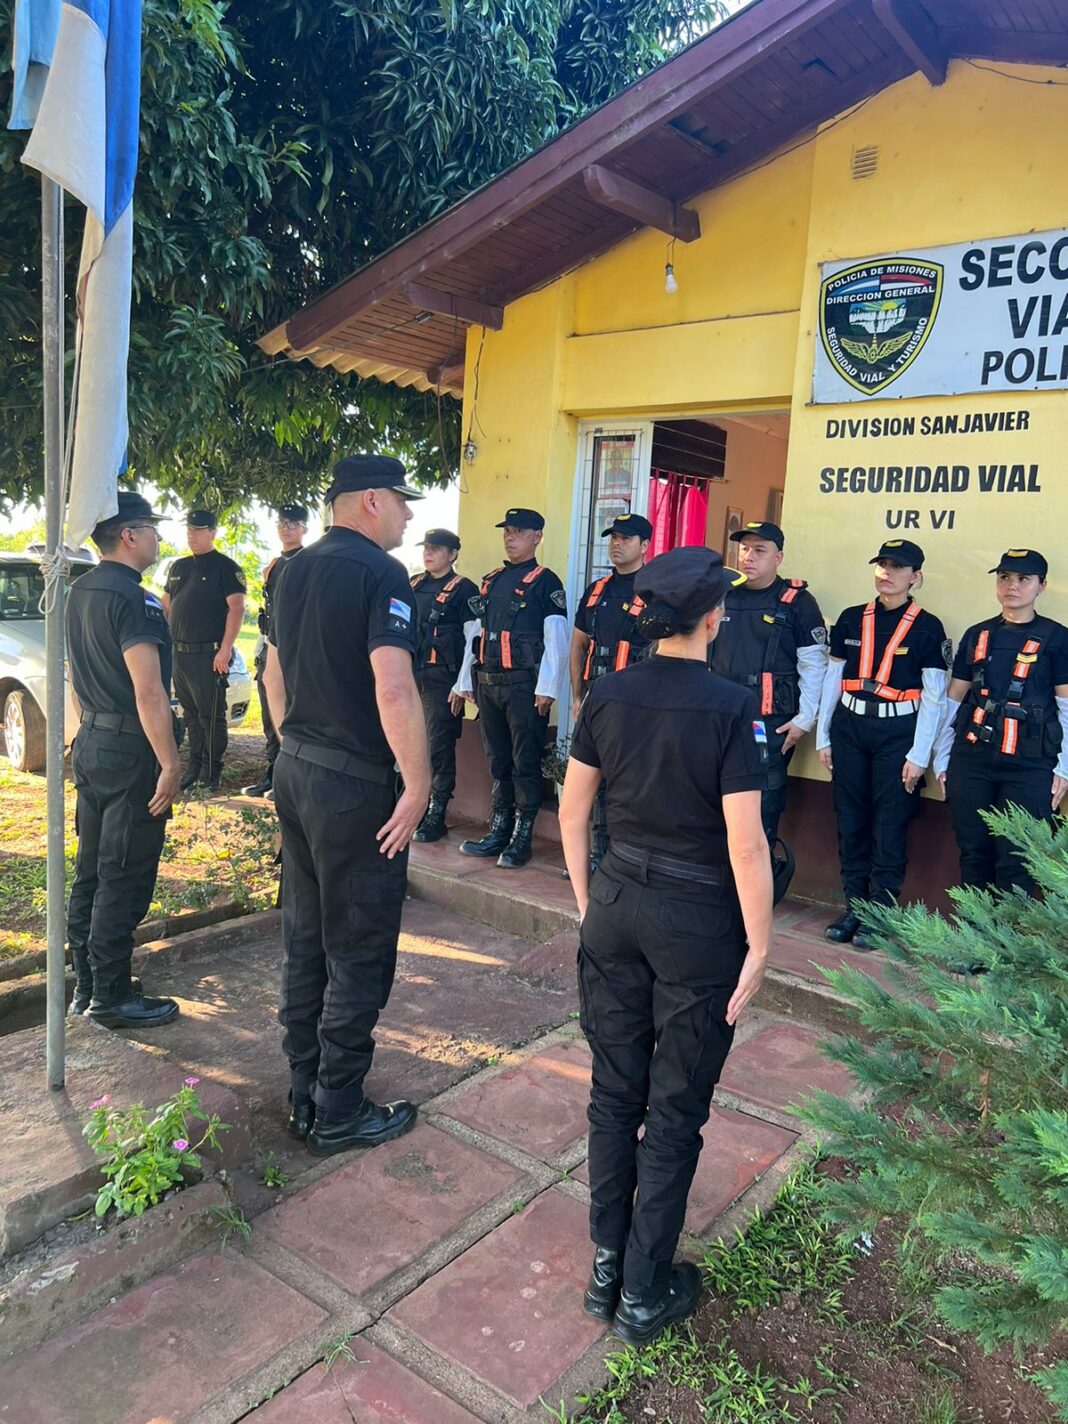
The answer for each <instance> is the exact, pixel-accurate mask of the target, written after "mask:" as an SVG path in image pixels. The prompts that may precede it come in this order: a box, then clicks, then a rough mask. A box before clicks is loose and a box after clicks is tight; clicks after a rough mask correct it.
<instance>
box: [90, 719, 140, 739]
mask: <svg viewBox="0 0 1068 1424" xmlns="http://www.w3.org/2000/svg"><path fill="white" fill-rule="evenodd" d="M82 726H83V727H84V728H85V729H86V730H87V731H88V730H89V729H90V728H94V729H96V730H97V731H100V732H121V733H122V734H123V736H126V737H142V738H144V736H145V729H144V728H143V727H142V726H141V723H140V722H139V721H138V720H137V718H136V717H124V716H123V714H122V713H121V712H83V713H82ZM145 740H147V738H145Z"/></svg>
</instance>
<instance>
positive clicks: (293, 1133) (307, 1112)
mask: <svg viewBox="0 0 1068 1424" xmlns="http://www.w3.org/2000/svg"><path fill="white" fill-rule="evenodd" d="M314 1123H315V1104H314V1103H313V1102H312V1100H311V1098H305V1097H302V1096H301V1095H300V1094H299V1093H292V1092H291V1093H290V1095H289V1121H288V1122H287V1123H286V1132H288V1133H289V1135H290V1137H295V1138H296V1139H297V1141H298V1142H305V1141H306V1140H307V1137H308V1133H309V1132H311V1130H312V1127H313V1125H314Z"/></svg>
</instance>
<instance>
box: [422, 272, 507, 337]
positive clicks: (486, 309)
mask: <svg viewBox="0 0 1068 1424" xmlns="http://www.w3.org/2000/svg"><path fill="white" fill-rule="evenodd" d="M404 295H405V296H406V297H407V298H408V300H409V301H410V302H411V304H412V306H413V307H418V309H419V310H420V311H425V312H436V313H437V314H439V315H440V316H451V317H454V318H455V319H456V320H457V321H466V322H469V323H470V324H471V325H472V326H488V327H489V329H490V330H491V331H500V329H501V327H502V326H503V325H504V308H503V307H495V306H490V305H489V303H487V302H476V301H473V300H472V299H471V298H470V297H458V296H456V294H455V293H454V292H442V291H439V290H438V288H437V287H428V286H427V285H426V284H425V283H424V282H408V283H406V285H405V288H404Z"/></svg>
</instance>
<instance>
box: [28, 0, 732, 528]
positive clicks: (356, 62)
mask: <svg viewBox="0 0 1068 1424" xmlns="http://www.w3.org/2000/svg"><path fill="white" fill-rule="evenodd" d="M728 8H730V6H729V5H728V4H727V3H724V0H233V3H230V4H226V3H220V0H177V3H176V0H145V5H144V62H143V65H142V86H143V93H142V108H141V162H140V169H139V175H138V186H137V190H136V194H135V200H134V212H135V224H136V231H135V246H134V310H133V326H132V334H131V352H130V424H131V439H130V465H131V471H132V473H134V474H135V475H136V476H137V477H139V478H142V479H146V480H148V481H150V482H151V483H152V484H153V485H155V486H156V487H157V488H158V489H159V490H161V491H162V492H164V493H165V494H169V495H171V496H173V498H174V500H175V501H176V502H181V503H189V502H194V501H195V502H198V503H201V502H203V503H210V504H212V505H214V506H215V507H217V508H219V509H221V510H223V511H224V512H225V511H228V510H234V509H238V508H240V507H241V506H243V505H245V504H247V500H248V497H249V496H250V495H251V496H255V497H258V498H260V499H262V500H264V501H265V502H269V501H279V500H281V499H283V498H296V497H304V498H312V497H314V494H315V492H316V490H317V489H319V488H321V485H322V480H323V475H324V473H325V470H326V468H327V466H328V465H329V463H330V458H331V452H332V450H333V448H334V447H335V446H336V445H342V446H344V447H345V448H349V449H352V448H358V447H359V446H361V445H371V444H373V445H375V446H378V447H380V448H388V449H392V450H393V451H394V452H395V453H397V454H400V455H402V456H403V457H404V458H405V459H406V460H407V461H408V462H409V464H410V465H411V467H412V468H413V470H414V472H415V474H416V477H417V478H418V479H419V480H420V481H421V482H423V483H425V484H433V483H445V482H447V481H448V480H449V478H451V476H452V475H453V473H454V471H455V468H456V458H457V445H458V438H459V415H458V407H457V403H456V402H455V401H453V400H451V399H449V398H447V397H446V398H443V399H441V400H439V399H438V398H437V397H436V396H435V395H433V394H427V395H424V394H421V393H419V392H415V391H412V390H407V389H401V388H398V387H392V386H386V385H382V384H380V383H379V382H377V381H374V380H369V381H363V380H360V379H359V378H358V377H357V376H355V375H351V374H350V375H348V376H342V375H339V374H338V373H336V372H334V371H332V370H326V371H318V370H316V369H315V368H314V367H312V366H310V365H308V364H303V363H302V364H299V365H294V364H293V363H291V362H289V361H287V360H285V359H284V358H281V359H278V360H274V361H271V360H269V359H268V358H266V357H265V356H264V355H263V353H262V352H261V351H260V350H259V348H258V347H257V346H256V344H255V338H256V337H257V336H259V335H261V334H262V333H263V332H265V331H267V330H269V329H270V328H271V327H272V326H274V325H275V324H276V323H277V322H278V321H280V320H281V319H282V318H283V317H285V316H286V315H288V314H290V313H291V312H292V311H294V310H295V309H296V308H298V307H299V306H300V305H302V304H303V303H304V302H306V301H307V300H309V299H310V298H312V297H314V296H315V295H316V294H317V293H319V292H322V291H324V290H326V289H327V288H329V287H331V286H333V285H334V284H335V283H336V282H338V281H340V280H341V279H343V278H344V277H346V276H348V275H349V274H350V273H351V272H352V271H353V270H354V269H355V268H357V267H358V266H361V265H362V264H363V263H364V262H366V261H368V260H370V259H371V258H372V257H374V256H376V255H377V254H378V253H380V252H383V251H384V250H385V249H386V248H387V247H389V246H391V245H392V244H393V243H395V242H396V241H398V240H399V239H400V238H402V237H404V236H406V235H407V234H408V233H410V232H411V231H413V230H414V229H415V228H416V227H418V226H419V225H420V224H422V223H423V222H425V221H427V219H429V218H430V217H432V216H434V214H435V213H438V212H440V211H441V210H442V209H443V208H444V207H446V206H448V205H449V204H450V203H451V202H453V201H455V200H456V199H457V198H459V197H461V196H463V195H464V194H465V193H467V192H469V191H471V190H472V189H474V188H476V187H478V186H479V185H480V184H482V183H484V182H486V181H487V180H489V179H490V178H492V177H493V176H494V175H495V174H497V173H499V172H500V171H502V170H503V169H504V168H506V167H508V166H509V165H510V164H512V163H514V162H516V161H517V160H519V159H520V158H522V157H523V156H525V155H526V154H527V153H529V152H530V151H531V150H532V149H533V148H535V147H536V146H538V145H539V144H541V143H544V142H545V141H546V140H547V139H549V138H551V137H552V136H553V135H554V134H555V133H557V132H559V131H560V129H562V128H564V127H566V126H567V125H569V124H570V123H572V122H574V121H575V120H576V119H578V118H579V117H581V116H582V115H583V114H584V113H586V112H587V111H588V110H589V109H590V108H591V107H593V106H595V105H597V104H600V103H602V102H603V101H604V100H606V99H608V98H609V97H611V95H612V94H613V93H615V92H617V91H618V90H619V89H620V88H622V87H623V86H624V85H626V84H627V83H629V82H631V81H632V80H633V79H635V78H637V77H639V76H640V75H641V74H642V73H644V72H646V71H647V70H648V69H649V68H651V67H652V66H654V65H655V64H657V63H659V62H660V61H661V60H663V59H664V58H665V57H666V56H667V55H668V54H670V53H672V52H673V51H674V50H676V49H677V48H679V47H680V46H681V45H683V44H685V43H686V42H688V41H689V40H691V39H692V38H694V37H695V36H696V35H699V34H700V33H703V32H704V31H705V30H707V29H708V28H710V27H711V25H712V24H713V23H715V21H716V20H718V19H720V18H722V17H723V15H724V14H725V13H726V12H727V10H728ZM12 9H13V0H0V52H3V53H5V55H9V54H10V25H11V14H12ZM10 91H11V75H10V69H9V68H8V69H7V70H6V71H5V73H4V74H3V75H0V112H2V113H6V112H7V111H8V109H9V107H10V99H11V92H10ZM24 143H25V136H24V135H22V134H11V133H7V132H6V131H5V132H3V133H2V134H0V215H2V216H0V352H2V359H0V415H2V418H0V501H8V502H10V501H16V500H24V499H33V498H36V497H38V496H39V493H40V479H41V474H40V462H41V455H40V449H41V433H40V430H41V415H40V410H41V405H40V402H41V372H40V345H39V340H40V329H39V328H40V286H39V268H38V259H37V252H38V250H39V187H38V184H37V182H36V181H35V179H34V178H33V177H31V176H29V175H28V174H27V173H26V172H25V171H24V170H22V168H21V165H20V163H19V156H20V154H21V152H22V149H23V146H24ZM69 213H70V221H69V224H68V236H67V247H68V284H67V286H68V294H69V293H72V292H73V289H74V280H75V273H76V268H77V256H78V247H79V245H80V234H81V222H80V218H78V217H76V214H75V209H74V208H73V206H72V207H71V208H70V209H69ZM68 317H69V321H70V331H71V337H70V338H69V339H72V334H73V310H72V308H71V304H70V300H69V297H68ZM68 364H69V363H68Z"/></svg>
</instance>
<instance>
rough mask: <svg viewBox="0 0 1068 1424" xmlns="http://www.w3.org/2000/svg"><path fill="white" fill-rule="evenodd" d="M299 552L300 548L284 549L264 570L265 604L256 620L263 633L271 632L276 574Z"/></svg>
mask: <svg viewBox="0 0 1068 1424" xmlns="http://www.w3.org/2000/svg"><path fill="white" fill-rule="evenodd" d="M299 553H300V550H299V549H283V550H282V552H281V553H280V554H279V555H278V556H277V557H276V558H274V559H272V560H271V562H270V563H269V564H268V565H267V567H266V568H265V569H264V571H263V604H262V606H261V607H260V613H259V617H258V618H257V620H256V626H257V627H258V628H259V630H260V632H261V633H264V634H266V633H269V632H270V629H271V599H272V598H273V596H274V594H273V587H272V581H273V579H274V577H275V575H276V574H279V573H281V571H282V570H283V569H284V568H285V566H286V564H288V563H289V561H290V559H295V558H296V557H297V555H298V554H299Z"/></svg>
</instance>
